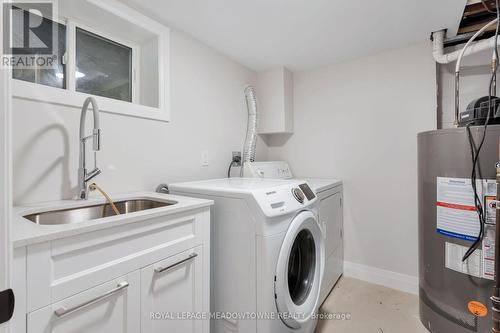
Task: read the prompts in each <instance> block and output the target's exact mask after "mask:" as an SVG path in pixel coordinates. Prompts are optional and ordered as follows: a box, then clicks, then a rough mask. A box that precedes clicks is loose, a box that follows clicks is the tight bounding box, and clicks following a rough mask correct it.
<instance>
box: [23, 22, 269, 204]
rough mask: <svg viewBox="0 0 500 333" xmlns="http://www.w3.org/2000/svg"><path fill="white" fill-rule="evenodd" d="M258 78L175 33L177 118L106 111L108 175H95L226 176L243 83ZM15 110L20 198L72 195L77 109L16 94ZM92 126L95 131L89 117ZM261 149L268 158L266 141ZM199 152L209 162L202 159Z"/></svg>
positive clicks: (137, 180) (242, 114) (106, 184)
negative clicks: (148, 117) (149, 117)
mask: <svg viewBox="0 0 500 333" xmlns="http://www.w3.org/2000/svg"><path fill="white" fill-rule="evenodd" d="M255 80H256V74H255V73H254V72H253V71H251V70H249V69H247V68H245V67H243V66H241V65H239V64H237V63H235V62H233V61H231V60H229V59H228V58H227V57H225V56H223V55H221V54H220V53H217V52H215V51H213V50H212V49H210V48H209V47H207V46H205V45H204V44H201V43H200V42H197V41H195V40H193V39H191V38H189V37H187V36H186V35H184V34H181V33H179V32H175V31H172V34H171V89H172V90H171V96H172V101H171V106H172V107H171V110H172V111H171V112H172V122H171V123H164V122H158V121H152V120H144V119H138V118H131V117H126V116H122V115H114V114H109V113H101V128H102V136H103V137H102V150H101V151H100V152H99V153H98V165H99V166H100V167H101V168H102V169H103V173H102V174H101V175H100V176H98V177H97V178H95V181H96V182H97V183H99V184H100V185H102V187H103V188H104V189H105V190H107V191H108V192H110V193H117V192H128V191H134V190H154V189H155V187H156V185H157V184H159V183H160V182H167V183H168V182H178V181H187V180H195V179H204V178H214V177H225V176H226V172H227V166H228V164H229V162H230V160H231V151H233V150H241V149H242V146H243V141H244V139H245V131H246V119H247V111H246V108H245V102H244V97H243V89H244V86H245V84H247V83H255ZM13 113H14V115H13V116H14V119H13V149H14V156H13V158H14V200H15V204H17V205H19V204H23V203H31V202H39V201H47V200H58V199H62V198H65V199H67V198H71V197H73V196H74V195H75V193H76V192H75V187H76V185H77V177H76V174H77V168H78V128H79V127H78V126H79V116H80V110H79V109H76V108H68V107H62V106H54V105H49V104H44V103H39V102H32V101H27V100H19V99H14V101H13ZM89 114H91V113H89ZM87 124H88V125H87V128H88V131H90V127H91V124H92V122H91V116H90V115H89V118H88V122H87ZM258 147H259V148H258V151H257V152H258V157H259V158H261V159H265V157H266V154H267V147H265V145H262V142H260V143H259V146H258ZM202 150H208V151H209V160H210V165H209V166H208V167H201V165H200V161H201V157H200V154H201V151H202ZM91 161H92V160H91Z"/></svg>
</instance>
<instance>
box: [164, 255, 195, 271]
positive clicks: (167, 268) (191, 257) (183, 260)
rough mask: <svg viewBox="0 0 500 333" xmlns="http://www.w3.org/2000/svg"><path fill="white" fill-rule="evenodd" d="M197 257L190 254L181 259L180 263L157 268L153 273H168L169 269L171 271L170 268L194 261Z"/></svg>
mask: <svg viewBox="0 0 500 333" xmlns="http://www.w3.org/2000/svg"><path fill="white" fill-rule="evenodd" d="M197 256H198V253H191V254H190V255H189V256H188V257H187V258H185V259H182V260H181V261H179V262H176V263H175V264H172V265H170V266H167V267H158V268H155V273H156V274H159V273H163V272H165V271H168V270H169V269H172V268H174V267H176V266H179V265H180V264H183V263H185V262H186V261H188V260H191V259H194V258H196V257H197Z"/></svg>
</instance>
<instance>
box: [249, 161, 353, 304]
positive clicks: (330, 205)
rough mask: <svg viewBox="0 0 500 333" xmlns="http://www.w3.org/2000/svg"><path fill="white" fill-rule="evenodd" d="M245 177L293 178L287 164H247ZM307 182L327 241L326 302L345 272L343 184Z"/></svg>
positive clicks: (315, 179)
mask: <svg viewBox="0 0 500 333" xmlns="http://www.w3.org/2000/svg"><path fill="white" fill-rule="evenodd" d="M243 177H248V178H266V179H293V175H292V171H291V170H290V167H289V165H288V163H287V162H285V161H268V162H247V163H245V164H244V167H243ZM304 179H305V180H306V181H307V183H308V184H309V185H310V186H311V188H312V189H313V191H314V192H315V193H316V195H317V196H318V201H319V204H318V206H319V211H318V216H319V221H320V225H321V227H322V229H323V235H324V238H325V260H326V261H325V273H324V276H323V283H322V285H321V292H320V303H323V302H324V301H325V299H326V297H327V296H328V294H329V293H330V291H331V290H332V289H333V287H334V286H335V284H336V283H337V281H338V280H339V279H340V277H341V276H342V274H343V272H344V239H343V238H344V235H343V229H344V221H343V220H344V214H343V209H342V197H343V185H342V181H340V180H338V179H319V178H304Z"/></svg>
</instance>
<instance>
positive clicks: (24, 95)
mask: <svg viewBox="0 0 500 333" xmlns="http://www.w3.org/2000/svg"><path fill="white" fill-rule="evenodd" d="M83 1H87V2H89V3H91V4H93V5H95V6H96V7H99V8H100V9H101V10H104V11H107V12H109V13H111V14H112V15H115V16H118V17H120V18H122V19H124V20H126V21H127V22H129V23H130V24H131V25H132V26H137V27H140V28H142V29H144V30H147V31H149V32H151V34H152V35H155V36H156V37H157V38H158V75H159V76H158V97H159V98H158V107H151V106H146V105H141V104H139V103H138V101H139V100H140V95H139V92H140V88H139V87H140V84H141V82H140V71H139V68H140V65H139V64H140V47H139V46H138V45H136V44H134V43H131V42H130V41H124V40H123V39H120V38H116V36H110V35H109V34H107V33H105V32H102V31H99V30H98V29H94V28H91V27H89V26H87V25H85V24H84V23H83V22H82V21H81V20H80V19H77V18H72V17H71V18H65V19H56V20H55V21H57V22H59V23H61V24H64V25H66V73H65V74H66V75H65V80H66V89H61V88H56V87H51V86H46V85H42V84H37V83H33V82H28V81H22V80H18V79H11V80H12V93H13V97H14V98H19V99H26V100H33V101H38V102H43V103H48V104H53V105H62V106H68V107H73V108H78V109H80V108H81V106H82V104H83V101H84V100H85V98H87V97H88V96H93V97H94V98H95V99H96V100H97V103H98V105H99V109H100V111H102V112H107V113H113V114H121V115H126V116H131V117H138V118H146V119H152V120H159V121H165V122H169V121H170V80H169V76H170V75H169V74H170V73H169V67H170V66H169V65H170V57H169V55H170V53H169V44H170V30H169V29H168V28H167V27H165V26H164V25H162V24H160V23H158V22H156V21H154V20H152V19H151V18H149V17H147V16H144V15H142V14H140V13H138V12H137V11H135V10H133V9H131V8H130V7H128V6H126V5H125V4H123V3H121V2H119V1H116V0H107V1H101V0H83ZM77 27H79V28H81V29H83V30H87V31H89V32H91V33H93V34H96V35H99V36H102V37H104V38H107V39H110V40H112V41H116V42H117V43H119V44H123V45H125V46H127V47H130V48H131V49H132V79H133V82H132V102H127V101H121V100H118V99H113V98H108V97H103V96H97V95H91V94H87V93H82V92H78V91H76V78H75V70H76V28H77ZM70 73H72V74H71V75H70Z"/></svg>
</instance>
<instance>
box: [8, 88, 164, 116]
mask: <svg viewBox="0 0 500 333" xmlns="http://www.w3.org/2000/svg"><path fill="white" fill-rule="evenodd" d="M11 81H12V96H13V97H14V98H19V99H25V100H31V101H37V102H43V103H47V104H53V105H62V106H68V107H73V108H77V109H80V108H81V107H82V105H83V102H84V100H85V99H86V98H87V97H89V96H92V97H94V98H95V99H96V101H97V104H98V105H99V110H100V111H102V112H107V113H114V114H120V115H124V116H129V117H136V118H144V119H151V120H157V121H164V122H170V113H169V110H168V106H166V107H164V108H154V107H150V106H145V105H140V104H133V103H129V102H124V101H119V100H116V99H112V98H107V97H101V96H95V95H89V94H85V93H81V92H76V91H69V90H65V89H60V88H54V87H49V86H44V85H40V84H35V83H31V82H26V81H21V80H16V79H12V80H11Z"/></svg>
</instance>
